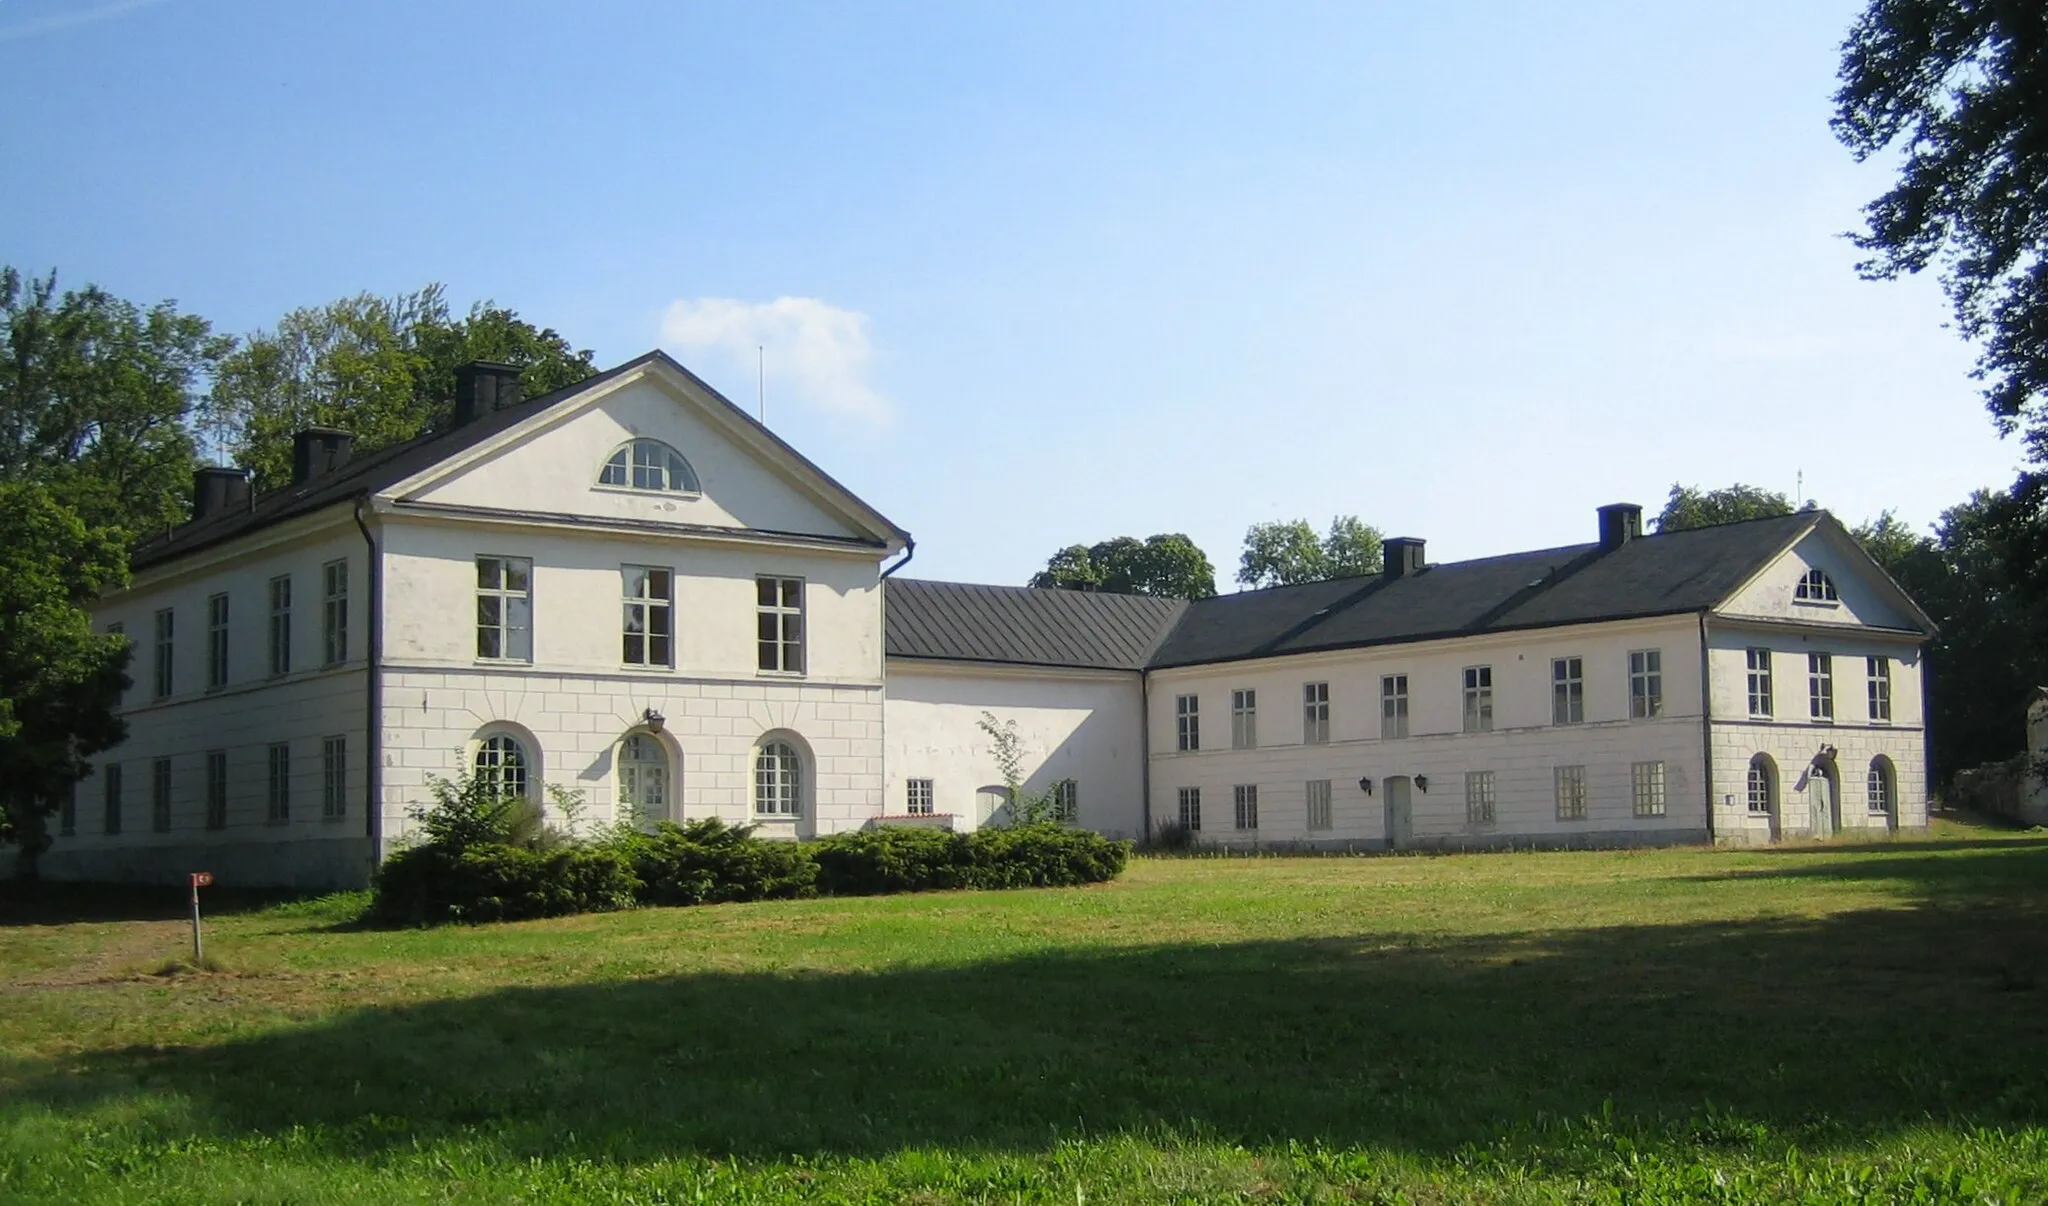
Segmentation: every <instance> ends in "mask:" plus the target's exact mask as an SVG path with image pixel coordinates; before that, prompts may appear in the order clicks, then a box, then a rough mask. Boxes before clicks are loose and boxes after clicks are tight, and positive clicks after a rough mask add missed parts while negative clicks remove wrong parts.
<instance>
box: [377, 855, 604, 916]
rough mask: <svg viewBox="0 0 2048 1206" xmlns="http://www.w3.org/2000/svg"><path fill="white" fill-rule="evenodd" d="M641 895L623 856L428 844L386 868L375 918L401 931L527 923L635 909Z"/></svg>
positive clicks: (380, 876)
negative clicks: (446, 924)
mask: <svg viewBox="0 0 2048 1206" xmlns="http://www.w3.org/2000/svg"><path fill="white" fill-rule="evenodd" d="M639 888H640V881H639V880H638V879H636V878H634V875H633V867H632V864H631V863H630V862H629V861H628V860H627V859H626V858H625V856H624V855H622V854H621V853H620V852H619V851H617V850H612V849H609V848H606V847H602V846H580V845H568V846H560V847H557V848H555V849H548V850H541V849H534V848H531V847H527V846H513V845H509V844H506V843H503V842H483V843H479V844H477V845H473V846H469V847H467V848H462V849H457V848H452V847H449V846H444V845H438V844H435V843H431V842H430V843H425V844H422V845H418V846H412V847H409V848H407V849H404V850H401V851H399V852H398V853H396V854H394V855H392V856H391V857H390V858H388V859H386V860H384V865H383V866H382V867H380V868H379V869H378V871H377V883H376V891H375V892H374V894H373V895H372V897H371V903H370V912H371V915H372V916H373V917H374V918H376V919H377V920H379V921H383V922H387V923H394V924H399V925H426V924H431V923H434V922H441V921H462V922H482V921H526V920H530V919H532V918H536V917H563V916H567V915H568V914H571V913H607V912H612V911H615V910H618V909H630V908H632V907H633V905H634V904H635V903H636V902H637V900H638V898H639Z"/></svg>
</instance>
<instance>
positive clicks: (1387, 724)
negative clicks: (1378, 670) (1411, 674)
mask: <svg viewBox="0 0 2048 1206" xmlns="http://www.w3.org/2000/svg"><path fill="white" fill-rule="evenodd" d="M1407 735H1408V676H1407V675H1405V674H1382V675H1380V740H1382V741H1398V740H1400V739H1401V738H1403V737H1406V736H1407Z"/></svg>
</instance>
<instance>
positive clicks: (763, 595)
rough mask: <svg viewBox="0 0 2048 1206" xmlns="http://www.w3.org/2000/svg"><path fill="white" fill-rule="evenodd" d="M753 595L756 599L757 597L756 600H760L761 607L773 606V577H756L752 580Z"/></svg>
mask: <svg viewBox="0 0 2048 1206" xmlns="http://www.w3.org/2000/svg"><path fill="white" fill-rule="evenodd" d="M754 595H755V597H756V599H757V600H758V601H759V602H760V604H761V606H763V607H773V606H775V579H773V578H757V579H755V580H754Z"/></svg>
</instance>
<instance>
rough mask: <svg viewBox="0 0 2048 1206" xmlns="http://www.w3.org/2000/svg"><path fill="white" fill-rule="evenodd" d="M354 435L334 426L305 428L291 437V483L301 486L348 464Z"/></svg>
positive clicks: (353, 443)
mask: <svg viewBox="0 0 2048 1206" xmlns="http://www.w3.org/2000/svg"><path fill="white" fill-rule="evenodd" d="M354 445H355V437H354V436H352V435H350V434H349V433H348V432H345V431H342V430H340V429H339V428H334V427H308V428H306V429H305V430H304V431H301V432H298V433H296V434H294V435H293V436H292V485H294V486H303V485H305V484H306V483H307V482H310V481H312V480H313V479H314V478H316V477H324V476H325V475H327V474H329V473H332V472H334V471H335V470H336V469H339V468H341V467H342V466H343V465H346V464H348V454H349V452H350V450H351V449H352V448H353V447H354Z"/></svg>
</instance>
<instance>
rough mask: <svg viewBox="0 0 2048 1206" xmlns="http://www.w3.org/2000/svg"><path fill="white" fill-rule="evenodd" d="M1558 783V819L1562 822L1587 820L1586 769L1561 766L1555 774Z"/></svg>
mask: <svg viewBox="0 0 2048 1206" xmlns="http://www.w3.org/2000/svg"><path fill="white" fill-rule="evenodd" d="M1555 778H1556V782H1557V819H1558V820H1560V821H1583V820H1585V819H1586V768H1585V767H1583V766H1560V767H1558V768H1557V770H1556V772H1555Z"/></svg>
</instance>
